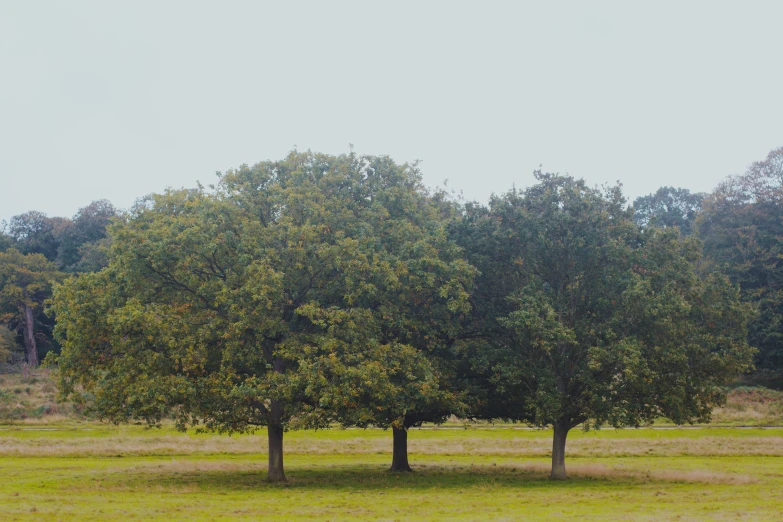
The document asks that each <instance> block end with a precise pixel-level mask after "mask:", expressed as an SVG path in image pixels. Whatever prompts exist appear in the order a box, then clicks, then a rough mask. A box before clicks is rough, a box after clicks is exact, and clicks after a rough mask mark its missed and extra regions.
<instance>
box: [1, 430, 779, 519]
mask: <svg viewBox="0 0 783 522" xmlns="http://www.w3.org/2000/svg"><path fill="white" fill-rule="evenodd" d="M47 427H49V426H47ZM5 428H6V429H5V430H3V431H0V474H1V475H2V477H3V480H2V481H0V513H2V518H3V520H92V519H115V520H133V519H135V520H259V519H263V520H292V519H311V520H408V519H423V520H432V519H464V520H488V519H492V520H519V519H526V520H550V519H557V518H561V519H563V518H576V517H579V518H580V519H582V520H677V519H681V520H781V519H783V429H732V428H715V429H696V430H688V429H665V430H601V431H600V432H597V433H596V432H591V433H582V432H578V431H576V432H574V433H572V434H571V435H570V436H569V445H568V451H569V457H568V459H567V466H568V468H569V473H570V474H571V478H570V479H569V480H568V481H565V482H553V481H550V480H548V479H547V467H548V459H547V456H548V448H549V445H550V444H551V443H550V437H551V433H550V432H546V431H529V430H518V429H510V428H494V429H487V428H471V429H467V430H463V429H459V430H455V429H429V430H413V431H412V432H411V435H410V437H409V438H410V445H411V455H410V457H411V464H412V465H413V466H414V468H415V470H416V472H415V473H413V474H400V475H397V474H389V473H387V472H386V471H385V470H386V468H387V467H388V464H389V461H390V455H389V453H388V452H389V450H390V448H391V434H390V433H389V432H384V431H380V430H329V431H319V432H292V433H288V434H287V435H286V451H287V453H286V472H287V474H288V477H289V482H288V483H286V484H269V483H267V482H266V481H265V478H264V477H265V467H266V454H265V450H266V444H265V437H264V434H263V433H260V434H257V435H243V436H239V437H236V436H235V437H227V436H220V435H209V434H195V433H188V434H178V433H176V432H175V431H174V430H172V429H171V428H169V427H165V428H163V429H162V430H145V429H143V428H140V427H135V426H130V427H128V426H125V427H114V426H107V425H103V424H96V423H81V424H73V423H71V424H61V425H60V428H61V429H59V430H57V431H39V430H36V429H31V427H30V426H8V427H5ZM85 428H86V429H85Z"/></svg>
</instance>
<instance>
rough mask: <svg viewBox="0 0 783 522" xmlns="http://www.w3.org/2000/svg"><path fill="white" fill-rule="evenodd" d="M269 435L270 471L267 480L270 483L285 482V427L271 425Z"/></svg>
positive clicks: (268, 429) (268, 428) (268, 430)
mask: <svg viewBox="0 0 783 522" xmlns="http://www.w3.org/2000/svg"><path fill="white" fill-rule="evenodd" d="M267 433H268V435H269V469H268V471H267V480H269V482H285V481H286V478H285V471H284V470H283V426H281V425H280V424H270V425H269V426H267Z"/></svg>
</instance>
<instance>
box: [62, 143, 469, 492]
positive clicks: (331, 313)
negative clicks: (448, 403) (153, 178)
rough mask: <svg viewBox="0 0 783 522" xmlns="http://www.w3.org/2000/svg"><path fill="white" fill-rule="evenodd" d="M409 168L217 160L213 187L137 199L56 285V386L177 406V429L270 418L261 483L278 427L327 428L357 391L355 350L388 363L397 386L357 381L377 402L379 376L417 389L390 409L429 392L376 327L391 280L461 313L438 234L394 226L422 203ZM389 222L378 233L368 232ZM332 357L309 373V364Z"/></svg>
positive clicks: (147, 415)
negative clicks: (107, 242) (438, 250)
mask: <svg viewBox="0 0 783 522" xmlns="http://www.w3.org/2000/svg"><path fill="white" fill-rule="evenodd" d="M405 171H406V169H405V168H404V167H398V166H395V165H394V164H393V162H391V161H390V160H388V159H383V158H381V159H372V158H369V159H368V158H365V159H362V158H357V157H356V156H355V155H348V156H341V157H333V156H326V155H318V154H312V153H292V154H291V155H289V157H287V158H286V159H285V160H283V161H279V162H266V163H261V164H258V165H256V166H254V167H252V168H250V167H242V168H240V169H238V170H236V171H231V172H228V173H227V174H225V175H223V176H222V177H221V179H220V181H219V183H218V184H217V186H216V187H214V191H211V192H207V191H205V190H204V189H198V190H192V191H170V192H169V193H167V194H165V195H161V196H153V197H151V198H149V199H147V200H146V201H144V202H142V203H141V204H140V205H139V206H138V207H137V208H136V209H134V210H133V211H132V212H131V213H130V215H129V216H128V219H127V220H126V221H125V222H119V223H117V224H116V225H114V227H113V228H112V232H111V236H112V247H111V250H110V262H109V266H108V267H107V268H106V269H105V270H103V271H101V272H99V273H97V274H85V275H82V276H79V277H78V278H72V279H70V280H69V281H68V282H66V284H64V285H63V286H62V287H60V288H59V289H58V290H57V291H56V294H55V298H54V304H53V306H52V309H53V311H54V312H55V313H56V315H57V318H58V326H57V334H58V337H59V339H60V340H61V342H62V343H63V350H62V355H61V356H60V357H59V359H58V361H59V375H60V385H61V390H62V392H63V395H64V396H74V397H75V398H76V399H77V400H78V399H79V390H88V391H90V393H91V394H92V395H93V397H94V399H93V401H94V402H93V407H94V409H95V410H96V411H97V412H98V413H99V414H100V415H101V416H103V417H104V418H107V419H110V420H113V421H117V422H121V421H127V420H130V419H144V420H146V421H147V422H149V423H151V424H155V423H158V422H160V420H161V419H162V418H163V416H164V415H166V412H168V411H171V410H173V411H175V412H176V415H177V420H178V423H179V425H180V426H181V427H185V426H188V425H194V424H203V425H205V426H206V428H208V429H215V430H219V431H226V432H234V431H244V430H247V429H252V428H254V427H256V426H266V427H267V430H268V437H269V478H270V479H271V480H284V479H285V475H284V470H283V453H282V451H283V446H282V444H283V432H284V430H285V429H287V428H289V427H299V426H316V427H323V426H326V425H328V423H330V422H331V421H333V420H335V419H336V418H337V417H338V416H340V412H341V411H344V410H341V409H340V408H337V407H336V406H335V404H336V402H337V401H339V402H340V404H342V405H345V406H347V405H349V404H350V403H351V402H356V401H357V399H356V397H357V393H358V391H357V386H358V382H357V380H356V379H354V378H353V377H352V376H351V375H352V372H353V371H354V370H355V369H356V368H357V366H356V364H354V362H353V361H351V360H350V356H351V355H357V356H358V357H360V358H361V360H362V362H363V364H362V367H361V370H362V371H364V370H367V369H368V368H370V366H372V365H374V366H375V368H381V367H383V368H386V366H385V362H386V361H387V360H395V361H398V362H399V364H400V366H401V368H402V370H400V372H398V373H399V375H400V378H401V379H402V382H399V381H397V380H395V378H394V377H390V376H389V373H387V372H385V371H383V372H381V371H377V372H376V376H377V377H378V378H377V379H375V378H371V377H373V375H372V373H369V374H365V375H364V377H365V378H364V379H363V380H362V381H361V382H362V383H363V385H364V386H368V387H370V388H372V390H373V391H372V393H374V394H375V396H376V397H381V398H382V399H381V400H382V401H385V402H386V403H389V402H390V400H392V399H397V400H398V401H402V400H403V395H402V394H398V395H396V396H394V397H388V396H385V395H384V394H383V392H382V391H378V387H379V386H383V385H384V382H387V381H389V380H391V381H394V386H396V388H395V389H399V387H400V386H401V385H402V386H403V387H405V386H404V385H406V384H407V385H408V386H410V387H412V388H411V389H410V390H408V393H409V395H410V397H411V398H410V400H408V403H407V404H402V405H398V406H397V408H398V410H399V411H398V412H397V413H396V415H395V420H399V419H400V418H404V415H405V412H406V411H408V410H410V409H411V408H412V407H413V406H415V405H416V404H417V403H416V401H419V403H426V404H429V403H430V402H432V398H433V397H435V398H438V397H439V393H440V392H439V390H438V386H437V385H438V380H437V379H436V378H435V377H434V376H429V374H428V373H427V372H430V373H432V370H431V369H430V366H429V361H427V360H426V359H425V358H424V357H423V356H422V353H421V348H420V347H419V348H413V347H411V346H410V345H406V344H404V343H403V342H402V341H403V339H402V337H401V336H400V335H397V336H391V335H390V336H387V337H385V338H381V337H379V336H378V335H376V333H377V332H379V331H382V327H386V328H389V326H388V324H390V323H392V322H394V321H395V317H393V316H391V315H389V312H390V311H391V310H385V309H384V306H385V303H386V301H389V300H391V299H392V291H393V290H396V291H397V294H396V296H397V297H398V298H400V299H404V298H408V297H417V296H419V295H421V294H422V292H423V291H421V290H419V291H418V293H416V292H417V290H416V289H412V288H410V286H411V285H416V284H421V285H425V286H426V285H429V286H426V288H436V289H438V290H439V294H438V297H439V298H440V299H442V300H443V301H444V302H448V301H449V300H453V301H455V304H449V305H447V307H450V308H449V309H450V310H454V311H456V310H457V309H458V308H459V306H460V305H459V302H460V300H462V301H464V297H465V291H464V290H463V289H462V288H461V287H459V286H458V285H457V286H455V285H454V284H451V283H448V284H446V283H444V284H441V285H440V286H437V285H435V284H434V283H430V282H429V279H432V280H435V281H440V279H441V276H440V274H438V273H437V271H436V270H435V271H434V272H433V273H431V274H425V272H426V270H425V268H426V267H427V266H428V265H427V263H430V264H433V265H434V264H435V261H433V260H431V259H429V257H428V256H432V255H433V252H434V250H433V248H434V247H433V245H431V244H428V243H427V242H426V241H424V242H417V241H415V240H411V239H412V238H413V236H410V237H409V236H408V235H406V234H408V232H406V226H404V225H395V224H393V222H394V221H396V220H401V222H402V223H405V222H406V221H405V218H404V216H405V215H406V213H409V212H415V211H416V210H415V209H409V208H407V205H408V204H409V203H410V202H412V203H414V204H417V205H421V204H425V203H426V202H424V201H423V200H421V199H414V200H411V199H410V197H409V195H408V193H409V192H410V191H411V190H413V191H414V192H416V191H417V190H419V186H420V180H419V179H418V177H417V175H413V176H411V175H407V174H406V175H404V173H405ZM384 221H386V222H388V223H389V226H388V228H387V232H388V233H389V236H390V237H388V238H381V237H380V236H378V235H377V234H376V232H378V231H379V229H378V226H379V225H378V226H376V224H377V223H380V222H384ZM394 234H397V235H396V236H393V235H394ZM392 236H393V237H392ZM384 242H388V243H394V242H396V243H398V244H400V245H406V247H407V248H410V249H411V250H412V251H413V252H414V253H415V252H417V251H420V252H421V254H416V255H414V254H410V255H411V256H412V257H414V258H418V259H419V261H418V263H419V265H420V266H416V264H415V263H408V264H405V263H396V264H395V263H394V262H393V261H394V260H393V259H391V258H390V257H389V256H387V255H385V254H384V252H385V250H384V249H383V248H380V247H377V246H374V245H377V244H380V243H384ZM403 257H404V256H403ZM436 258H437V256H436ZM455 262H456V264H457V266H462V264H461V263H460V262H459V261H455ZM446 264H447V262H446ZM433 268H434V269H438V268H439V267H438V266H434V267H433ZM414 269H415V270H417V271H416V272H415V273H414V274H413V275H409V274H406V273H405V271H406V270H414ZM467 273H468V274H470V271H469V270H467ZM365 276H368V277H367V278H365ZM377 295H381V296H382V297H377ZM417 304H419V305H421V306H425V303H417ZM385 312H386V316H384V313H385ZM426 317H427V316H426V315H425V316H424V318H422V319H419V318H416V319H415V320H416V321H423V320H426ZM346 318H347V319H346ZM344 319H345V322H343V320H344ZM349 319H350V320H349ZM403 319H404V318H400V319H399V320H400V321H403ZM407 320H409V321H413V319H410V318H409V319H407ZM351 322H353V323H355V326H351V324H350V323H351ZM338 324H340V325H342V326H341V327H342V328H343V330H341V331H340V332H337V329H336V328H335V325H338ZM405 331H407V330H405ZM344 332H352V333H351V334H350V335H348V336H346V335H344ZM351 335H352V336H353V338H352V337H351ZM356 339H360V340H361V344H359V342H358V341H357V340H356ZM346 343H347V344H348V345H349V349H348V350H346V349H345V347H346ZM338 358H339V361H338V362H339V364H335V365H334V366H333V369H336V371H330V372H328V376H327V377H328V378H324V379H321V380H320V381H319V380H318V379H319V378H320V377H323V376H324V373H323V372H321V371H320V370H319V369H317V366H318V364H317V362H318V361H331V360H334V359H338ZM314 361H315V362H314ZM379 365H381V366H379ZM391 373H393V372H391ZM419 376H422V377H423V380H424V382H425V386H420V383H419V382H418V381H419ZM384 379H386V381H384ZM427 379H429V380H427ZM346 383H349V384H351V386H346V385H345V384H346ZM316 389H318V390H319V391H318V392H317V393H315V392H314V390H316ZM391 408H392V407H391V406H387V409H391ZM400 412H402V413H400ZM353 420H357V419H356V418H355V417H354V418H353ZM357 422H358V420H357Z"/></svg>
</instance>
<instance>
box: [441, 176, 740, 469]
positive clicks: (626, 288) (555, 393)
mask: <svg viewBox="0 0 783 522" xmlns="http://www.w3.org/2000/svg"><path fill="white" fill-rule="evenodd" d="M537 179H538V183H537V184H536V185H534V186H533V187H531V188H529V189H527V190H525V191H518V190H512V191H510V192H508V193H506V194H505V195H503V196H500V197H493V198H492V200H491V202H490V206H489V208H488V209H481V208H480V207H473V208H472V209H469V210H471V212H469V213H468V215H466V217H465V218H464V224H458V225H457V226H456V229H455V232H454V233H455V235H456V236H457V237H458V238H462V239H461V242H462V243H463V246H464V247H465V249H466V252H467V254H468V259H469V260H470V261H471V262H472V263H473V264H474V265H475V266H476V267H477V268H478V269H479V270H480V271H481V272H482V276H481V277H480V278H479V279H478V281H477V285H478V286H479V288H482V287H483V290H481V292H479V293H478V294H477V295H476V300H475V301H474V310H475V312H474V313H475V314H476V315H477V316H478V317H479V318H480V319H481V318H483V319H485V320H486V321H489V322H490V323H491V324H488V325H486V327H485V328H484V333H483V335H482V336H481V337H482V341H481V342H480V343H477V342H473V343H470V342H468V345H469V346H473V347H475V348H474V349H473V350H472V351H471V356H472V358H473V359H474V367H475V368H476V369H477V371H478V372H479V373H480V374H483V375H484V378H485V381H486V383H487V386H488V387H490V389H491V390H492V395H493V397H492V400H491V401H487V402H486V403H485V407H486V410H485V411H484V412H481V411H479V412H478V413H479V414H480V415H483V416H485V417H497V416H502V417H507V418H512V419H515V420H521V421H525V422H529V423H532V424H534V425H538V426H547V425H548V426H552V427H553V428H554V434H553V448H552V477H553V478H565V476H566V471H565V445H566V437H567V435H568V432H569V431H570V430H571V429H572V428H574V427H576V426H578V425H582V426H583V427H585V428H589V427H600V426H601V425H604V424H607V423H608V424H610V425H613V426H617V427H619V426H638V425H641V424H645V423H650V422H652V421H653V420H654V419H655V418H657V417H660V416H665V417H669V418H671V419H672V420H674V421H675V422H677V423H683V422H692V421H695V420H704V419H707V418H708V417H709V414H710V411H711V408H712V406H713V405H714V404H719V403H720V402H721V401H722V400H723V396H722V394H721V391H720V388H719V386H720V385H721V384H723V383H724V382H725V381H726V380H727V379H729V378H732V377H734V376H735V375H737V374H738V373H740V372H742V371H743V370H745V369H747V368H748V367H749V365H750V359H751V354H752V349H750V348H749V347H748V345H747V343H746V342H745V333H746V329H745V322H746V319H747V314H748V310H747V307H745V306H743V305H741V304H740V303H739V301H738V294H737V290H736V289H735V288H734V287H733V286H731V285H730V284H729V283H728V281H727V280H726V279H725V278H722V277H720V276H711V277H708V278H701V277H699V275H698V274H697V270H696V267H697V261H698V259H699V256H700V251H699V243H698V241H697V240H695V239H683V238H682V237H681V236H680V234H679V232H678V231H677V230H675V229H668V230H662V229H658V228H650V229H647V230H645V231H640V229H638V228H637V226H636V225H635V224H634V222H633V216H632V211H631V210H628V209H626V207H625V202H624V200H623V198H622V195H621V193H620V191H619V188H611V189H607V190H606V191H602V190H597V189H593V188H590V187H587V186H586V185H585V183H584V182H583V181H581V180H575V179H572V178H570V177H564V176H558V175H550V174H541V173H537ZM477 323H479V324H480V321H477ZM498 404H500V405H501V406H500V407H498ZM499 413H500V415H499Z"/></svg>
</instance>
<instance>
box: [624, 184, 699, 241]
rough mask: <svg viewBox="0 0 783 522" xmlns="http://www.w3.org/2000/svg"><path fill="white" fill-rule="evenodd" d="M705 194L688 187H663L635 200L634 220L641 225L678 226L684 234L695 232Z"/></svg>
mask: <svg viewBox="0 0 783 522" xmlns="http://www.w3.org/2000/svg"><path fill="white" fill-rule="evenodd" d="M704 198H705V194H701V193H692V192H691V191H689V190H688V189H684V188H674V187H661V188H659V189H658V191H657V192H655V193H654V194H648V195H647V196H641V197H638V198H636V199H635V200H634V202H633V208H634V221H636V224H637V225H639V226H650V227H661V228H667V227H678V228H679V229H680V232H682V234H683V235H686V236H687V235H689V234H691V233H692V232H693V230H694V227H693V223H694V221H695V220H696V216H697V215H698V213H699V211H700V210H701V207H702V204H703V201H704Z"/></svg>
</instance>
